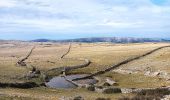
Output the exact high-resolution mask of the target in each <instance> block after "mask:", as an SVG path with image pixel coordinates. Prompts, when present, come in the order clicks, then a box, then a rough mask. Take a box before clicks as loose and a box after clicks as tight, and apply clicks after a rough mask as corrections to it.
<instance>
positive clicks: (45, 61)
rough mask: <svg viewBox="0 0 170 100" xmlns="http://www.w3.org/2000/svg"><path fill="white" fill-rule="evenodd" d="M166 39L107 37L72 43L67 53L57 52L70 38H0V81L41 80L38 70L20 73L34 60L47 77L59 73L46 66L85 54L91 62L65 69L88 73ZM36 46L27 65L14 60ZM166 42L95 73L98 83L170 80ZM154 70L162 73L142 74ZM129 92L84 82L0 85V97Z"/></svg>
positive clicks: (54, 98) (54, 99)
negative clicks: (87, 86) (43, 40)
mask: <svg viewBox="0 0 170 100" xmlns="http://www.w3.org/2000/svg"><path fill="white" fill-rule="evenodd" d="M168 45H170V44H169V43H133V44H131V43H130V44H112V43H72V44H71V48H70V51H69V53H68V54H67V55H66V56H65V57H64V58H61V56H62V55H63V54H65V53H66V52H67V51H68V48H69V43H50V42H49V43H48V42H46V43H35V42H20V41H18V42H16V41H9V42H1V43H0V83H23V82H35V83H37V84H40V83H42V82H43V81H44V80H43V79H42V76H39V77H37V78H31V79H28V78H25V77H24V76H25V75H26V74H27V73H28V72H29V71H30V70H32V67H33V66H34V67H35V68H36V69H38V70H40V72H41V73H44V74H47V75H50V76H51V77H53V76H55V75H58V73H57V72H52V73H47V70H50V69H53V68H59V67H65V66H67V67H69V66H74V65H79V64H82V63H84V59H88V60H90V61H91V63H90V65H88V66H87V67H84V68H79V69H75V70H70V71H69V72H68V74H92V73H95V72H97V71H101V70H105V69H106V68H109V67H110V66H112V65H116V64H117V63H120V62H122V61H124V60H126V59H130V58H134V57H137V56H140V55H143V54H145V53H147V52H149V51H151V50H154V49H156V48H159V47H162V46H168ZM34 46H35V49H34V50H33V52H32V53H31V55H30V56H29V57H28V59H26V60H25V63H26V64H27V66H19V65H17V62H18V61H19V60H21V59H23V58H24V57H25V56H26V55H27V54H28V53H29V52H30V50H31V48H33V47H34ZM169 51H170V47H169V48H168V47H167V48H162V49H160V50H157V51H155V52H153V53H151V54H149V55H147V56H144V57H141V58H139V59H137V60H134V61H131V62H129V63H127V64H124V65H121V66H119V67H117V68H115V69H113V70H111V71H109V72H106V73H104V74H101V75H98V76H95V77H96V78H97V79H99V80H100V81H99V82H98V83H97V85H100V84H102V82H104V80H105V79H106V78H108V77H109V78H111V79H112V80H114V81H116V82H117V83H118V85H117V86H116V87H119V88H159V87H166V86H169V85H170V81H169V79H170V77H169V76H170V75H169V73H170V52H169ZM148 71H150V73H149V74H152V73H155V72H159V73H160V74H163V75H146V73H147V72H148ZM133 95H134V94H133V93H127V94H122V93H115V94H104V93H98V92H94V91H88V90H87V89H85V88H76V89H52V88H48V87H44V86H40V87H35V88H29V89H20V88H11V87H6V88H1V87H0V99H2V100H3V99H4V100H6V99H7V100H8V99H9V100H11V99H15V100H31V99H32V100H39V99H41V100H58V99H59V100H63V99H66V100H67V99H68V98H72V97H74V96H82V97H83V98H85V100H95V99H96V98H99V97H100V98H102V97H103V98H111V100H117V99H119V98H121V97H123V96H128V97H131V96H133Z"/></svg>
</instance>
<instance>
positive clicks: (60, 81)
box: [46, 74, 97, 88]
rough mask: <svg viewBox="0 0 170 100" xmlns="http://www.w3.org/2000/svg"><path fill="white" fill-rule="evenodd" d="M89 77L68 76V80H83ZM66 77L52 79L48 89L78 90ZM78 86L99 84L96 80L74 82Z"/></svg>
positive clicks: (80, 75)
mask: <svg viewBox="0 0 170 100" xmlns="http://www.w3.org/2000/svg"><path fill="white" fill-rule="evenodd" d="M84 76H87V74H76V75H68V76H66V79H69V80H72V79H75V78H81V77H84ZM66 79H65V78H64V77H62V76H57V77H54V78H52V79H51V80H50V81H49V82H47V83H46V86H47V87H51V88H76V87H77V86H75V85H74V84H73V83H71V82H68V81H67V80H66ZM74 82H76V83H78V84H95V83H97V80H96V79H94V78H91V79H85V80H79V81H74Z"/></svg>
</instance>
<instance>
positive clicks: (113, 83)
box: [105, 78, 118, 86]
mask: <svg viewBox="0 0 170 100" xmlns="http://www.w3.org/2000/svg"><path fill="white" fill-rule="evenodd" d="M107 83H108V85H110V86H115V85H118V84H117V82H115V81H114V80H112V79H110V78H107V79H106V83H105V84H107Z"/></svg>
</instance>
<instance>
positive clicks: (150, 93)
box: [119, 89, 170, 100]
mask: <svg viewBox="0 0 170 100" xmlns="http://www.w3.org/2000/svg"><path fill="white" fill-rule="evenodd" d="M169 94H170V90H169V89H154V90H152V89H149V90H142V91H141V92H138V93H137V94H136V95H135V96H134V97H132V98H128V97H123V98H120V99H119V100H160V99H161V98H163V96H164V95H169Z"/></svg>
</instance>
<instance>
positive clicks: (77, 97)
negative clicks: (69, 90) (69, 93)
mask: <svg viewBox="0 0 170 100" xmlns="http://www.w3.org/2000/svg"><path fill="white" fill-rule="evenodd" d="M73 100H84V99H83V97H81V96H76V97H74V99H73Z"/></svg>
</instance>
